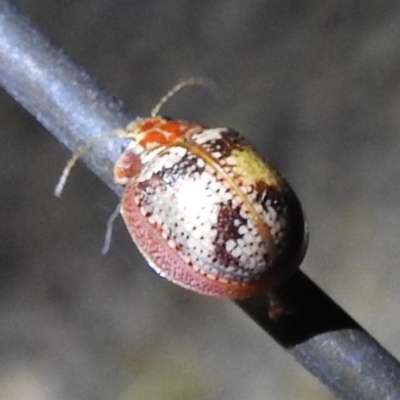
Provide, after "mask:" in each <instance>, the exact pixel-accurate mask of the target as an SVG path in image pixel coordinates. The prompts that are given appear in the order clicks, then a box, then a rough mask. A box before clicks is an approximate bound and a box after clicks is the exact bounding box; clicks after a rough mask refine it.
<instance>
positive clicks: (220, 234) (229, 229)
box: [214, 200, 247, 267]
mask: <svg viewBox="0 0 400 400" xmlns="http://www.w3.org/2000/svg"><path fill="white" fill-rule="evenodd" d="M220 207H221V208H220V210H219V213H218V220H217V224H216V225H215V227H214V228H215V229H216V230H217V235H216V237H215V251H214V258H215V261H216V262H217V263H219V264H221V265H224V266H226V267H228V266H229V267H238V266H239V260H238V259H237V258H236V257H233V256H232V254H230V253H229V252H228V251H227V250H226V242H227V241H228V240H234V241H236V240H237V239H239V238H241V237H242V236H243V235H241V234H239V232H238V228H239V227H240V226H241V225H247V221H246V219H245V218H243V217H242V216H241V215H240V210H241V207H240V206H237V207H233V206H232V202H231V201H230V200H229V201H228V202H226V203H224V204H221V206H220ZM235 221H239V224H238V226H236V225H235Z"/></svg>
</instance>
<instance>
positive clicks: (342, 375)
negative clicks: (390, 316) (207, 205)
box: [0, 0, 400, 400]
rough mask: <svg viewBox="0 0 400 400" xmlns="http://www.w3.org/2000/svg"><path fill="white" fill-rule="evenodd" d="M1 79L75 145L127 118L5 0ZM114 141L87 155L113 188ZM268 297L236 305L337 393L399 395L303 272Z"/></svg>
mask: <svg viewBox="0 0 400 400" xmlns="http://www.w3.org/2000/svg"><path fill="white" fill-rule="evenodd" d="M0 81H1V83H2V85H3V86H4V88H5V89H6V90H7V91H8V92H9V93H10V94H11V95H12V96H13V97H14V98H15V99H16V100H17V101H18V102H19V103H21V104H22V105H23V106H24V107H25V108H26V109H27V110H28V111H29V112H30V113H31V114H33V115H34V116H35V117H36V118H37V119H38V120H39V121H40V122H41V123H42V124H43V125H44V126H45V127H46V128H47V129H48V130H49V131H50V132H51V133H53V134H54V135H55V136H56V137H57V138H58V139H59V140H60V141H61V142H62V143H64V144H65V145H66V146H67V147H68V148H70V149H71V150H73V151H76V150H77V148H78V147H79V146H81V145H82V144H84V143H87V142H88V141H91V140H93V138H95V137H98V136H100V135H101V134H103V133H105V132H109V131H111V130H112V129H114V128H117V127H123V126H125V125H126V124H127V122H128V121H130V120H132V119H133V116H132V115H131V114H130V113H129V112H128V111H127V110H126V109H125V108H124V107H123V106H122V104H121V103H120V102H119V101H117V100H116V99H115V98H114V97H112V96H111V95H110V94H108V93H106V92H105V91H104V90H103V89H101V88H100V87H99V85H98V84H96V83H95V82H94V81H93V79H91V78H90V77H89V76H88V75H87V74H86V73H85V72H84V71H82V70H81V69H79V68H77V67H76V66H75V65H74V64H72V63H71V61H69V60H68V58H66V56H65V55H64V54H62V52H61V51H59V50H58V49H55V48H54V47H52V46H51V45H50V44H49V43H48V41H47V39H46V38H45V37H44V36H43V35H41V34H40V33H39V32H38V31H37V30H36V28H35V27H34V26H33V25H32V24H31V23H30V21H29V20H28V19H27V18H26V17H24V16H22V15H21V14H20V13H19V12H18V10H17V9H16V8H15V7H14V6H12V5H11V4H10V3H9V2H8V1H6V0H0ZM120 146H121V143H120V142H118V141H117V140H112V141H107V142H105V143H104V144H103V145H102V146H96V148H95V149H94V151H91V152H90V153H88V154H87V155H86V158H85V160H86V162H87V164H88V166H89V167H90V168H91V169H92V170H93V172H95V173H96V174H97V175H98V176H99V177H100V178H101V179H102V180H103V181H105V182H106V183H107V184H108V185H109V186H110V187H111V188H112V189H114V190H115V191H118V189H117V187H116V186H115V185H114V184H113V182H112V179H111V173H110V171H111V170H112V165H113V162H114V161H115V158H116V155H117V154H118V153H119V152H120ZM274 298H276V299H278V300H277V301H279V305H280V306H281V307H282V309H283V314H282V313H281V315H280V316H278V317H276V318H271V316H270V315H271V309H269V305H270V304H271V303H270V301H271V298H270V296H267V295H265V296H259V297H257V298H252V299H248V300H246V301H240V302H238V305H239V306H240V307H241V308H242V309H243V310H244V311H245V312H246V313H247V314H248V315H249V316H250V317H251V318H252V319H254V320H255V321H256V322H257V323H258V324H259V325H260V326H261V328H262V329H264V330H265V331H266V332H268V333H269V334H270V335H271V336H272V337H273V338H274V339H275V340H276V341H277V342H278V343H279V344H280V345H282V346H283V347H284V348H285V349H287V350H288V352H289V353H291V354H292V355H293V356H294V357H295V359H296V360H297V361H298V362H299V363H300V364H302V365H303V366H304V367H305V368H306V369H308V370H309V371H310V372H311V373H312V374H314V375H315V376H316V377H317V378H318V379H319V380H320V381H321V382H323V383H324V384H325V385H326V387H327V388H328V389H329V390H330V391H331V392H332V393H334V394H335V395H336V396H337V397H338V398H340V399H371V400H372V399H374V400H376V399H392V400H393V399H400V383H399V382H400V365H399V363H398V362H397V360H395V359H394V358H393V357H392V356H391V355H390V354H389V353H388V352H387V351H386V350H385V349H384V348H382V346H381V345H380V344H379V343H378V342H377V341H376V340H375V339H373V338H372V337H371V336H370V335H369V334H368V333H367V332H366V331H365V330H363V329H362V328H361V327H360V326H359V325H358V324H357V323H356V322H355V321H354V320H353V319H352V318H351V317H350V316H349V315H347V314H346V313H345V312H344V311H343V310H342V309H341V308H340V307H338V306H337V305H336V304H335V303H334V302H333V301H332V300H331V299H330V298H329V297H328V296H327V295H326V294H325V293H323V292H322V291H321V290H320V289H319V288H318V287H317V286H316V285H315V284H314V283H313V282H311V281H310V280H309V279H308V278H307V277H306V276H305V275H304V274H302V273H301V272H299V273H297V274H296V275H295V276H293V278H292V279H290V280H289V281H288V282H287V283H285V284H284V285H283V287H282V288H281V289H280V291H279V292H277V293H275V294H274ZM249 351H251V350H249Z"/></svg>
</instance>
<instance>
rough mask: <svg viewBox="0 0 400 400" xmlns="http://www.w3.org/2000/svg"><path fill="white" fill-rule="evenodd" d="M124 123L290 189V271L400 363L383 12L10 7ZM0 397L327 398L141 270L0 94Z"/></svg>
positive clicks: (287, 363)
mask: <svg viewBox="0 0 400 400" xmlns="http://www.w3.org/2000/svg"><path fill="white" fill-rule="evenodd" d="M17 4H18V5H19V6H20V8H21V9H22V10H23V11H24V12H26V13H27V14H28V15H30V16H31V18H32V19H33V21H35V22H36V23H37V24H38V25H39V26H40V27H41V29H42V30H43V31H44V32H45V33H46V34H47V35H48V36H49V37H50V38H51V39H52V41H53V42H54V43H55V44H57V45H58V46H60V47H61V48H63V49H64V51H65V52H66V53H67V54H68V55H69V56H71V58H72V59H73V60H75V61H76V62H77V63H79V64H81V65H83V66H84V68H86V70H87V71H88V72H89V73H91V74H92V75H94V76H95V77H96V78H97V79H98V80H99V81H100V82H102V84H103V85H104V86H105V87H106V88H107V89H109V90H110V91H112V92H113V93H115V94H116V95H117V96H118V97H119V98H121V99H122V100H123V101H124V102H125V103H126V104H127V105H128V106H129V107H130V108H131V109H132V110H133V111H134V112H135V113H138V114H139V115H142V116H146V115H148V114H149V111H150V109H151V108H152V107H153V106H154V105H155V104H156V102H157V101H158V100H159V99H160V97H161V96H162V95H163V94H165V93H166V91H167V90H168V89H170V88H171V87H172V86H173V85H174V84H176V83H177V82H178V81H180V80H181V79H183V78H188V77H191V76H201V77H205V78H207V79H211V80H212V81H213V82H215V84H216V86H217V87H218V95H217V96H214V95H213V94H210V93H208V92H207V91H206V90H204V89H202V88H191V89H187V90H185V92H182V93H180V94H179V95H177V96H176V97H174V98H173V99H172V100H171V101H170V102H169V103H168V104H167V105H166V107H165V109H164V110H163V111H164V113H166V114H167V115H170V116H171V117H174V118H178V119H190V120H194V121H197V122H201V123H204V124H208V125H211V126H230V127H233V128H235V129H236V130H238V131H239V132H242V133H243V134H244V135H245V136H246V137H247V138H248V139H249V140H250V141H251V142H252V143H253V144H254V145H255V146H256V147H257V148H258V149H260V152H261V153H262V154H263V155H264V156H265V157H266V158H267V159H268V160H269V161H270V162H271V163H272V164H273V165H275V166H276V167H277V169H278V170H280V171H281V172H282V174H283V175H284V176H285V177H286V178H287V179H288V180H289V182H291V184H292V186H293V187H294V189H295V190H296V191H297V193H298V195H299V197H300V199H301V200H302V202H303V206H304V208H305V210H306V213H307V215H308V220H309V225H310V230H311V240H310V247H309V251H308V254H307V257H306V259H305V262H304V263H303V267H302V268H303V270H304V271H305V272H306V273H307V275H309V276H310V277H311V278H312V279H313V280H314V281H316V282H317V283H318V284H319V285H320V286H321V287H322V288H323V289H324V290H325V291H326V292H328V293H329V294H330V295H331V296H332V297H333V298H334V299H335V300H336V301H337V302H338V303H339V304H340V305H341V306H342V307H344V309H345V310H347V311H348V312H349V313H350V314H351V315H352V316H353V317H354V318H355V319H356V320H357V321H358V322H360V323H361V324H362V325H363V326H364V327H365V328H367V329H368V330H369V331H370V332H371V334H373V335H374V336H375V337H376V338H377V339H378V340H379V341H381V343H383V344H384V346H385V347H386V348H387V349H389V350H390V351H391V352H392V353H393V354H394V355H395V356H397V357H400V335H399V330H400V323H399V322H398V321H399V307H398V304H400V291H399V290H398V288H399V285H400V269H399V260H400V240H399V239H400V179H399V176H400V156H399V155H400V134H399V131H400V4H399V2H397V1H389V0H379V1H378V0H374V1H369V2H365V1H356V0H353V1H326V2H320V1H313V0H304V1H298V0H296V1H294V0H292V1H289V0H287V1H286V0H279V1H278V0H274V1H273V0H268V1H265V0H247V1H243V0H231V1H229V2H226V1H222V0H203V1H201V2H194V1H187V0H186V1H185V0H169V1H165V0H136V1H132V0H129V1H128V0H112V1H111V0H80V1H79V2H78V1H67V0H58V1H54V0H18V1H17ZM0 119H1V137H2V141H1V146H0V221H1V224H0V243H1V245H0V263H1V264H0V265H1V269H0V359H1V363H0V398H1V399H8V400H14V399H18V400H25V399H29V400H50V399H51V400H54V399H56V400H70V399H74V400H75V399H85V400H86V399H87V400H89V399H93V400H106V399H107V400H108V399H115V400H128V399H143V400H150V399H151V400H153V399H163V400H175V399H176V400H186V399H191V400H197V399H199V400H200V399H201V400H211V399H218V400H225V399H226V400H227V399H247V400H258V399H260V400H261V399H263V400H285V399H298V400H303V399H304V400H306V399H307V400H310V399H331V397H330V395H329V394H327V392H326V390H325V388H323V387H322V385H321V384H320V383H318V382H317V381H316V380H315V379H314V378H313V377H311V376H310V375H309V374H308V373H307V372H306V371H304V370H303V369H302V368H301V367H300V366H298V365H297V364H296V363H295V361H294V360H293V359H292V358H291V357H290V356H289V355H287V354H286V353H285V352H284V350H282V349H281V348H280V347H279V346H277V345H276V344H275V343H274V342H273V341H272V339H270V338H269V337H268V336H266V335H265V334H264V333H263V332H262V331H261V330H260V329H259V328H258V327H257V326H256V325H255V324H254V323H253V322H252V321H250V320H249V318H247V317H246V316H245V315H244V314H243V313H242V312H241V311H240V310H239V309H238V308H237V307H235V306H234V305H233V304H231V303H230V302H227V301H222V300H215V299H209V298H205V297H201V296H198V295H196V294H192V293H189V292H187V291H185V290H183V289H180V288H178V287H175V286H174V285H172V284H170V283H168V282H166V281H164V280H162V279H160V278H159V277H157V276H156V275H155V274H154V273H153V272H152V271H151V270H150V268H148V267H147V266H146V263H145V261H144V260H143V259H142V257H141V256H140V255H139V253H138V251H137V250H136V248H135V246H134V245H133V244H132V242H131V239H130V238H129V236H128V234H127V232H126V229H125V227H124V226H123V224H122V222H121V221H118V222H117V223H116V225H115V229H114V236H113V242H112V246H111V250H110V252H109V254H108V255H106V256H102V255H101V253H100V251H101V247H102V244H103V239H104V232H105V225H106V221H107V219H108V217H109V215H110V214H111V212H112V211H113V210H114V208H115V206H116V204H117V202H118V199H117V198H116V197H115V196H114V195H113V194H112V193H110V191H109V190H108V189H107V187H105V186H104V185H102V184H101V182H100V181H99V180H98V179H97V178H95V177H94V176H93V175H92V174H91V173H90V172H89V171H88V170H87V169H86V168H85V167H84V166H83V165H82V164H80V165H78V167H76V168H75V170H74V171H73V173H72V175H71V178H70V180H69V181H68V185H67V187H66V190H65V192H64V195H63V197H62V198H61V199H56V198H55V197H53V195H52V193H53V189H54V186H55V183H56V181H57V179H58V176H59V174H60V171H61V170H62V168H63V167H64V165H65V162H66V160H67V158H68V157H69V156H70V152H69V151H67V150H66V149H64V148H62V147H61V145H60V144H59V143H57V142H56V140H55V139H54V138H53V137H52V136H51V135H50V134H49V133H48V132H46V131H45V129H44V128H42V127H41V126H40V125H39V124H38V123H37V122H36V121H35V120H34V119H33V118H32V117H31V116H30V115H28V114H27V113H26V112H25V111H24V110H23V109H22V108H21V107H20V106H19V105H18V104H16V103H15V102H14V101H13V100H12V99H11V98H10V97H9V96H8V95H7V94H5V93H3V92H1V93H0Z"/></svg>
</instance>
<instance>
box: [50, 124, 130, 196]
mask: <svg viewBox="0 0 400 400" xmlns="http://www.w3.org/2000/svg"><path fill="white" fill-rule="evenodd" d="M110 136H121V137H123V136H126V131H124V130H123V129H115V130H113V131H111V132H108V133H106V134H104V135H102V136H100V137H98V138H96V139H94V140H92V141H90V142H89V143H86V144H85V145H84V146H82V147H81V148H80V149H78V150H77V151H76V152H75V153H74V154H72V156H71V158H70V159H69V160H68V162H67V164H66V165H65V167H64V169H63V172H62V173H61V176H60V178H59V180H58V182H57V185H56V187H55V189H54V195H55V196H56V197H60V196H61V194H62V191H63V189H64V186H65V183H66V182H67V179H68V176H69V174H70V172H71V169H72V168H73V167H74V165H75V164H76V162H77V161H78V159H79V158H80V157H82V155H84V154H85V153H87V152H88V151H89V150H91V149H92V148H93V147H94V146H95V145H96V144H98V143H99V142H102V141H103V140H104V139H106V138H108V137H110Z"/></svg>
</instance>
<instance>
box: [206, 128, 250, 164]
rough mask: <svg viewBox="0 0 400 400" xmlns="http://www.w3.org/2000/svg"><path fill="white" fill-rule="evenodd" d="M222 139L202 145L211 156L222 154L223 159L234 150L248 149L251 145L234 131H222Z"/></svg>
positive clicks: (212, 140)
mask: <svg viewBox="0 0 400 400" xmlns="http://www.w3.org/2000/svg"><path fill="white" fill-rule="evenodd" d="M220 134H221V138H220V139H211V140H209V141H207V142H205V143H202V144H201V147H202V148H203V149H204V150H205V151H206V152H207V153H209V154H212V153H213V152H218V153H221V155H222V158H227V157H229V156H230V155H231V153H232V151H233V150H242V149H248V148H249V144H248V143H247V142H246V141H245V140H244V138H243V137H242V136H241V135H240V134H239V133H237V132H235V131H234V130H232V129H226V130H221V132H220Z"/></svg>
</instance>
